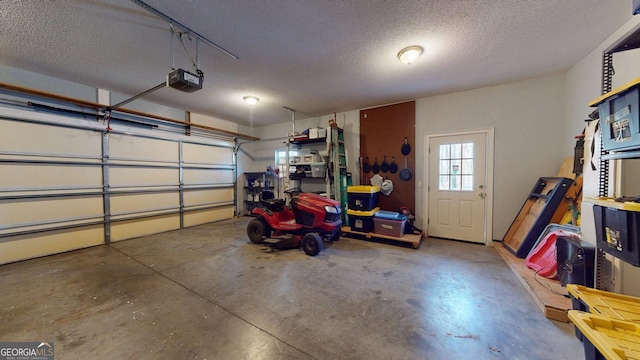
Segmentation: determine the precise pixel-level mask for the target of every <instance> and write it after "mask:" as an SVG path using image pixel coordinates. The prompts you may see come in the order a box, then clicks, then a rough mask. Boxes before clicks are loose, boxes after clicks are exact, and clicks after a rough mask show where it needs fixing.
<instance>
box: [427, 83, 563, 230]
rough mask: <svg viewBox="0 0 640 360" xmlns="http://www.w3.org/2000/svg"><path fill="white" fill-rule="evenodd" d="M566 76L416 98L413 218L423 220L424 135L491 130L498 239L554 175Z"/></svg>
mask: <svg viewBox="0 0 640 360" xmlns="http://www.w3.org/2000/svg"><path fill="white" fill-rule="evenodd" d="M563 86H564V75H562V74H560V75H553V76H547V77H543V78H537V79H531V80H524V81H518V82H514V83H509V84H504V85H498V86H491V87H486V88H481V89H475V90H469V91H463V92H457V93H452V94H446V95H440V96H434V97H430V98H423V99H419V100H417V102H416V136H417V141H416V154H417V155H416V156H417V157H418V158H417V160H416V169H415V172H414V173H415V174H416V183H419V182H422V183H423V184H424V186H423V187H422V188H417V189H416V199H420V200H419V201H416V217H417V219H418V221H419V222H421V223H423V222H424V219H423V218H422V216H423V214H424V213H425V212H424V209H422V203H423V202H422V199H423V195H424V194H423V191H424V189H426V185H427V182H428V179H427V178H425V168H424V164H425V157H424V153H425V149H424V144H423V140H422V139H424V138H425V135H430V134H438V133H447V132H454V131H464V130H474V129H486V128H491V127H493V128H495V148H494V149H495V159H494V189H493V196H494V208H493V224H494V225H493V238H494V239H498V240H500V239H502V238H503V237H504V234H505V233H506V232H507V230H508V229H509V226H510V225H511V223H512V222H513V220H514V218H515V216H516V215H517V214H518V212H519V210H520V207H522V204H523V203H524V201H525V200H526V198H527V195H528V194H529V192H530V191H531V189H532V187H533V186H534V184H535V182H536V181H537V180H538V178H539V177H541V176H555V175H556V174H557V173H558V170H559V169H560V165H561V163H562V159H563V158H564V157H566V156H567V154H566V153H565V152H564V151H563V149H564V148H565V144H566V143H567V142H571V141H572V140H573V139H572V138H570V139H566V138H564V137H563V136H562V131H561V129H562V127H563V124H562V123H563V108H564V105H563V104H564V99H563Z"/></svg>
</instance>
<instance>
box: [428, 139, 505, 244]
mask: <svg viewBox="0 0 640 360" xmlns="http://www.w3.org/2000/svg"><path fill="white" fill-rule="evenodd" d="M471 134H483V135H485V139H486V144H485V145H486V152H487V158H486V167H487V171H486V175H485V176H486V177H487V179H486V182H485V184H486V194H487V196H486V198H485V202H484V206H485V211H484V213H485V219H484V244H485V245H486V246H493V156H494V155H493V152H494V144H493V142H494V128H493V127H491V128H487V129H478V130H468V131H457V132H447V133H434V134H425V136H424V140H425V141H424V142H425V144H426V146H425V147H424V159H425V164H424V170H423V171H424V174H422V178H423V179H426V180H427V186H431V184H429V183H428V182H429V180H428V179H429V148H430V147H431V138H434V137H442V136H458V135H471ZM423 194H424V195H423V203H422V209H424V213H425V217H424V218H425V219H429V191H428V188H427V191H423ZM427 233H428V225H427Z"/></svg>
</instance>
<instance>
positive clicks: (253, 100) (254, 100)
mask: <svg viewBox="0 0 640 360" xmlns="http://www.w3.org/2000/svg"><path fill="white" fill-rule="evenodd" d="M243 99H244V101H245V102H246V103H247V104H249V106H253V105H255V104H257V103H258V101H260V99H258V98H257V97H255V96H245V97H243Z"/></svg>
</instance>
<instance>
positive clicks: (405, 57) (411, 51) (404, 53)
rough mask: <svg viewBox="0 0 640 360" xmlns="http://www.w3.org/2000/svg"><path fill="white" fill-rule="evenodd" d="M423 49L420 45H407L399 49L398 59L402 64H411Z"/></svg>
mask: <svg viewBox="0 0 640 360" xmlns="http://www.w3.org/2000/svg"><path fill="white" fill-rule="evenodd" d="M423 51H424V49H423V48H422V46H417V45H414V46H407V47H406V48H404V49H402V50H400V52H399V53H398V59H399V60H400V62H402V63H403V64H411V63H412V62H414V61H415V60H416V59H417V58H418V56H420V55H421V54H422V52H423Z"/></svg>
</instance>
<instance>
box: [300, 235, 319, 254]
mask: <svg viewBox="0 0 640 360" xmlns="http://www.w3.org/2000/svg"><path fill="white" fill-rule="evenodd" d="M301 245H302V250H304V253H305V254H307V255H309V256H316V255H318V254H319V253H320V250H322V238H321V237H320V235H319V234H318V233H308V234H306V235H305V236H303V237H302V242H301Z"/></svg>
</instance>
